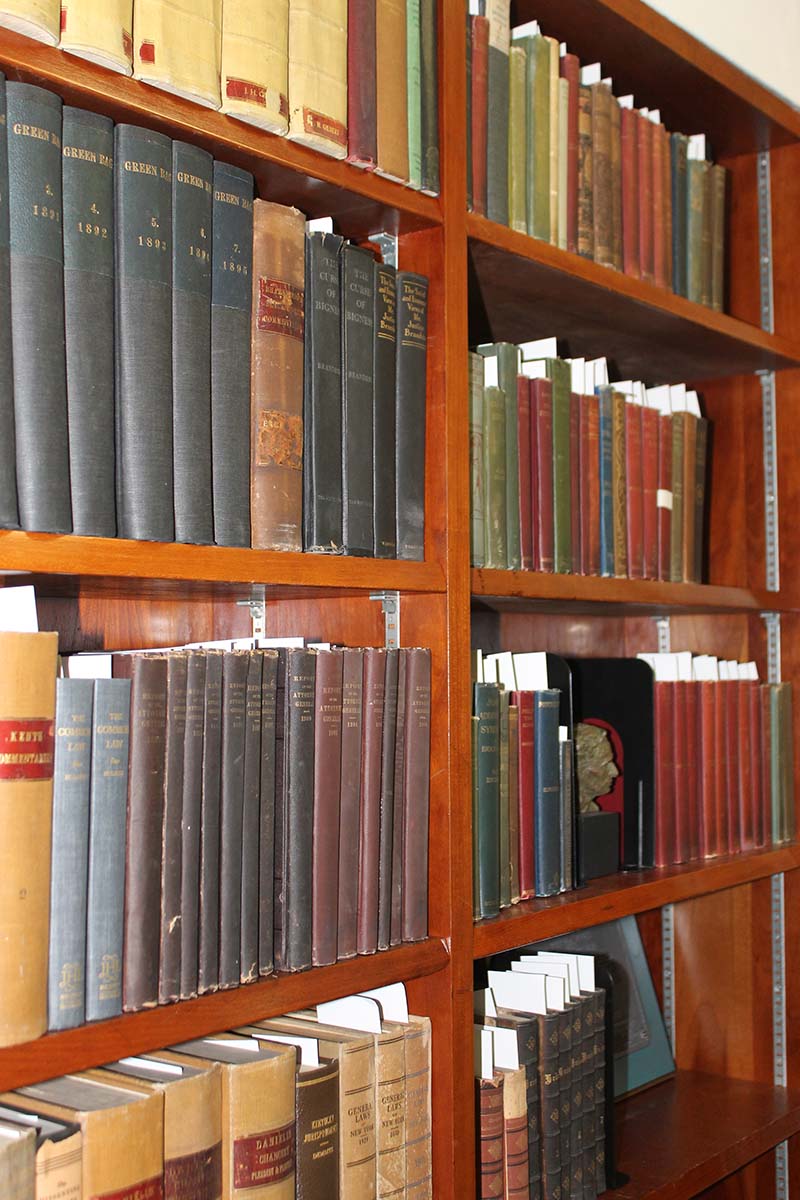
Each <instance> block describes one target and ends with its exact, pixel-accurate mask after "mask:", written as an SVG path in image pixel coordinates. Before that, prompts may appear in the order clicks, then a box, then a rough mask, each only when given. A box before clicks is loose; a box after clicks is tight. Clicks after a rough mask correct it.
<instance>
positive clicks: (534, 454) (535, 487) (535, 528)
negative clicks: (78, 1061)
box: [528, 380, 540, 571]
mask: <svg viewBox="0 0 800 1200" xmlns="http://www.w3.org/2000/svg"><path fill="white" fill-rule="evenodd" d="M528 395H529V397H530V404H531V550H532V553H533V569H534V571H538V570H539V562H540V554H539V454H538V445H539V441H538V438H539V434H538V428H537V416H536V393H535V392H534V390H533V380H528Z"/></svg>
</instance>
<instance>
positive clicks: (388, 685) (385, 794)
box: [378, 650, 402, 950]
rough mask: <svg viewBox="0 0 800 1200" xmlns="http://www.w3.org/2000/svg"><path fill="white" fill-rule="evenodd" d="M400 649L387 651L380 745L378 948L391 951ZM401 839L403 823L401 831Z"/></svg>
mask: <svg viewBox="0 0 800 1200" xmlns="http://www.w3.org/2000/svg"><path fill="white" fill-rule="evenodd" d="M398 658H399V651H397V650H387V651H386V678H385V680H384V684H383V744H382V746H381V823H380V843H379V851H378V949H379V950H388V948H389V942H390V935H391V925H392V860H393V846H394V825H395V821H394V810H395V779H394V774H395V772H394V768H395V735H396V732H397V703H398V697H397V674H398ZM400 836H401V842H402V826H401V830H400Z"/></svg>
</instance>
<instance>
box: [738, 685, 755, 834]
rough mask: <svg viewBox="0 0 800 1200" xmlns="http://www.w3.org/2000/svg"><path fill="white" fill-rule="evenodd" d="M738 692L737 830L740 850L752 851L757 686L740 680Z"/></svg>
mask: <svg viewBox="0 0 800 1200" xmlns="http://www.w3.org/2000/svg"><path fill="white" fill-rule="evenodd" d="M736 686H737V689H738V692H739V828H740V833H741V838H742V849H743V850H752V849H753V848H754V846H755V844H756V834H755V820H754V810H753V788H754V784H755V772H754V770H753V741H752V738H751V736H750V694H751V692H752V691H753V689H754V688H756V687H758V684H757V683H755V682H754V681H752V680H749V679H740V680H739V681H738V683H737V685H736Z"/></svg>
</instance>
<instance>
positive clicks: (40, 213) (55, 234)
mask: <svg viewBox="0 0 800 1200" xmlns="http://www.w3.org/2000/svg"><path fill="white" fill-rule="evenodd" d="M6 106H7V122H8V124H7V139H8V141H7V145H8V220H9V230H10V240H9V251H10V258H9V262H10V279H11V295H12V296H13V304H12V305H11V349H12V354H11V358H12V361H13V374H14V433H15V439H16V442H15V444H16V474H17V498H18V502H19V518H20V523H21V525H22V528H23V529H30V530H47V531H48V532H50V533H69V532H70V531H71V528H72V511H71V505H70V482H69V449H68V446H69V442H68V434H67V383H66V365H65V345H64V251H63V241H62V232H61V230H62V189H61V108H62V106H61V100H60V98H59V97H58V96H54V95H53V94H52V93H51V92H46V91H44V89H43V88H38V87H34V86H33V85H32V84H28V83H8V84H6ZM43 329H45V330H47V336H46V337H43V336H42V334H41V331H42V330H43ZM32 346H35V347H36V353H35V354H32V353H31V347H32Z"/></svg>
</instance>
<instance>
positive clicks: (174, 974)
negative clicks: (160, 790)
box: [158, 651, 187, 1004]
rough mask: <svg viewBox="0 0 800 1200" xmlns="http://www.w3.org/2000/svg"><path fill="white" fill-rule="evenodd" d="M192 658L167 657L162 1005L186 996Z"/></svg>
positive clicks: (160, 996) (162, 852)
mask: <svg viewBox="0 0 800 1200" xmlns="http://www.w3.org/2000/svg"><path fill="white" fill-rule="evenodd" d="M186 676H187V654H186V653H182V652H180V651H172V652H171V653H170V654H169V655H168V656H167V740H166V750H165V753H164V813H163V818H162V827H161V948H160V952H159V972H158V1000H159V1003H160V1004H167V1003H169V1002H170V1001H172V1000H177V999H178V998H179V996H180V993H181V923H180V915H181V854H182V850H183V759H184V747H185V743H186Z"/></svg>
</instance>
